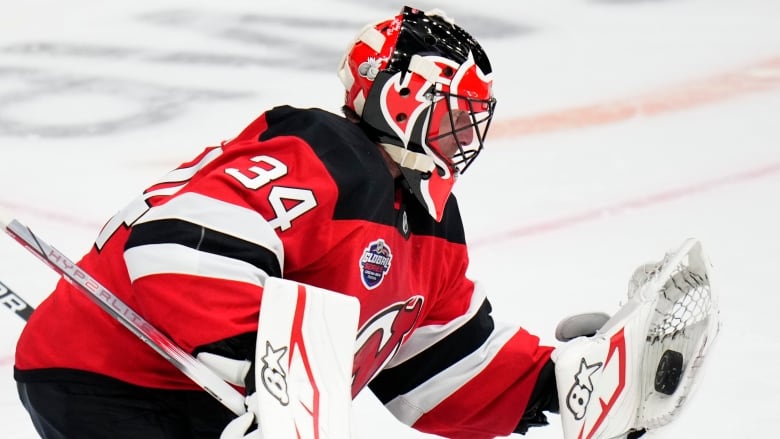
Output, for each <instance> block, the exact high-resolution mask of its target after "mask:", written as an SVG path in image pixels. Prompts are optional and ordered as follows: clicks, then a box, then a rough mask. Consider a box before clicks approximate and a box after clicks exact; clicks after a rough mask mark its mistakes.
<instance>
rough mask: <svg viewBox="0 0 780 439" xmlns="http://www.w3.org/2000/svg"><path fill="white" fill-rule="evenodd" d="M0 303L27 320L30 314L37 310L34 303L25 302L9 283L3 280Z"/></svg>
mask: <svg viewBox="0 0 780 439" xmlns="http://www.w3.org/2000/svg"><path fill="white" fill-rule="evenodd" d="M0 303H2V304H3V306H5V307H6V308H8V309H9V310H10V311H13V312H15V313H16V315H18V316H19V317H21V318H23V319H24V320H25V321H27V320H30V316H31V315H32V313H33V311H35V308H33V307H32V305H30V304H29V303H27V302H25V301H24V300H23V299H22V298H21V297H19V295H18V294H16V293H15V292H14V291H13V290H12V289H11V288H9V287H8V285H6V284H4V283H2V282H0Z"/></svg>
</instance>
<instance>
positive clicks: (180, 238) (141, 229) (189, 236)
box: [125, 219, 282, 277]
mask: <svg viewBox="0 0 780 439" xmlns="http://www.w3.org/2000/svg"><path fill="white" fill-rule="evenodd" d="M149 244H179V245H183V246H185V247H189V248H192V249H195V250H198V251H202V252H206V253H211V254H215V255H219V256H224V257H228V258H232V259H237V260H239V261H244V262H246V263H248V264H251V265H253V266H255V267H257V268H259V269H261V270H263V271H264V272H265V273H266V274H267V275H269V276H275V277H281V276H282V269H281V266H280V264H279V260H278V259H277V257H276V254H274V252H272V251H271V250H269V249H267V248H265V247H263V246H261V245H258V244H255V243H253V242H250V241H246V240H244V239H241V238H236V237H235V236H231V235H227V234H225V233H222V232H218V231H216V230H212V229H207V228H205V227H203V226H201V225H198V224H193V223H190V222H187V221H183V220H180V219H161V220H156V221H150V222H147V223H141V224H136V225H135V226H133V229H132V231H131V232H130V236H129V237H128V238H127V243H126V244H125V250H128V249H130V248H133V247H139V246H143V245H149Z"/></svg>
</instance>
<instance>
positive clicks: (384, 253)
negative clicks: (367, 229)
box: [359, 239, 393, 290]
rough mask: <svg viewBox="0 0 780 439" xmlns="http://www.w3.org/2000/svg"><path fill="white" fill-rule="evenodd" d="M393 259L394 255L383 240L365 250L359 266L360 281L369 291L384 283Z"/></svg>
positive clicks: (373, 243) (378, 240)
mask: <svg viewBox="0 0 780 439" xmlns="http://www.w3.org/2000/svg"><path fill="white" fill-rule="evenodd" d="M392 259H393V253H392V252H391V251H390V247H388V246H387V244H385V241H384V240H383V239H377V240H376V241H374V242H372V243H370V244H368V247H366V248H365V249H364V250H363V256H361V258H360V264H359V266H360V280H362V281H363V285H364V286H365V287H366V288H367V289H369V290H373V289H374V288H376V287H378V286H379V284H381V283H382V281H383V280H384V278H385V275H386V274H387V272H388V271H390V262H391V261H392Z"/></svg>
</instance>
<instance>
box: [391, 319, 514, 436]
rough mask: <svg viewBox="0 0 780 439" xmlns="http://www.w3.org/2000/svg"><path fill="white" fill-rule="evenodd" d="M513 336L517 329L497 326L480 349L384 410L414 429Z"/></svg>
mask: <svg viewBox="0 0 780 439" xmlns="http://www.w3.org/2000/svg"><path fill="white" fill-rule="evenodd" d="M516 333H517V327H514V326H509V325H499V324H496V329H495V330H494V331H493V333H492V334H490V337H489V338H488V339H487V340H486V341H485V343H484V344H483V345H482V346H480V348H479V349H477V350H476V351H474V352H472V353H471V354H470V355H469V356H467V357H466V358H464V359H462V360H460V361H459V362H457V363H455V364H453V365H452V366H450V367H449V368H447V369H445V370H443V371H442V372H440V373H439V374H437V375H435V376H433V377H431V378H430V379H429V380H428V381H426V382H425V383H423V384H421V385H419V386H417V387H416V388H415V389H414V390H412V391H410V392H408V393H406V394H403V395H400V396H397V397H396V398H394V399H393V400H391V401H389V402H388V403H387V404H385V407H386V408H387V409H388V410H390V412H391V413H393V415H395V417H396V418H398V419H399V420H401V421H402V422H403V423H405V424H407V425H413V424H414V423H415V422H417V420H418V419H420V417H422V415H424V414H425V413H427V412H429V411H431V410H432V409H433V408H434V407H436V406H437V405H439V404H440V403H441V402H442V401H444V400H445V399H447V397H449V396H450V395H452V394H453V393H455V392H456V391H457V390H458V389H459V388H461V387H462V386H463V385H464V384H466V383H468V382H469V380H471V379H472V378H473V377H475V376H477V375H479V373H480V372H482V370H484V369H485V368H486V367H487V366H488V365H489V364H490V362H491V361H492V360H493V358H494V357H495V356H496V355H497V354H498V351H500V350H501V348H503V347H504V345H505V344H506V343H507V342H508V341H509V340H510V339H511V338H512V337H513V336H514V335H515V334H516Z"/></svg>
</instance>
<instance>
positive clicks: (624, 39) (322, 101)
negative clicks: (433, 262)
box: [0, 0, 780, 439]
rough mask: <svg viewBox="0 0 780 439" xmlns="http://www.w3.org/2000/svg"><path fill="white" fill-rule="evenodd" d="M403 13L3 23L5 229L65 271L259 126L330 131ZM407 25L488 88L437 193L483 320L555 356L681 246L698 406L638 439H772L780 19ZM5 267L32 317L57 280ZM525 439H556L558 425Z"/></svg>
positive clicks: (779, 238) (23, 17)
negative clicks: (577, 324) (366, 48)
mask: <svg viewBox="0 0 780 439" xmlns="http://www.w3.org/2000/svg"><path fill="white" fill-rule="evenodd" d="M400 5H401V4H400V3H396V2H390V1H377V2H372V3H370V4H369V3H368V2H359V1H357V0H351V1H349V0H342V1H315V0H298V1H296V2H294V3H293V2H259V1H248V0H236V1H232V2H216V1H212V2H207V1H184V0H171V1H167V2H155V1H151V0H137V1H113V2H98V1H94V0H73V1H69V2H56V1H53V0H29V1H25V2H13V4H10V3H9V4H7V5H4V6H3V7H2V12H1V13H0V153H1V154H0V209H2V210H5V211H7V212H9V213H10V214H11V215H13V216H15V217H17V218H19V219H20V220H22V221H23V222H25V223H27V224H28V225H30V226H32V227H33V228H34V230H36V232H38V233H39V234H40V235H42V236H43V237H45V238H46V239H48V240H49V241H50V242H52V243H53V244H54V245H55V246H57V247H58V248H59V249H60V250H62V251H63V252H65V253H67V254H69V255H70V256H71V257H72V258H74V259H75V258H78V257H79V256H80V255H81V254H82V253H83V252H84V251H86V250H87V249H88V248H89V246H90V243H91V241H92V239H94V237H95V235H96V233H97V231H98V229H99V227H100V226H101V225H102V223H103V222H104V221H105V220H106V219H107V218H108V217H109V216H110V215H112V214H113V213H114V212H115V211H116V210H117V209H119V208H120V207H122V206H123V205H124V203H125V202H126V201H127V200H129V199H130V198H131V197H132V196H134V194H135V193H136V192H137V191H138V190H139V189H141V188H143V187H145V186H146V185H147V184H148V183H150V182H152V181H154V180H155V179H156V178H157V177H159V176H161V175H163V174H164V173H165V172H166V171H167V170H169V169H170V168H172V167H175V166H176V165H178V164H179V163H180V162H182V161H184V160H187V159H189V158H190V157H192V156H194V155H195V154H196V153H197V152H199V151H200V150H201V149H202V147H204V146H206V145H210V144H215V143H217V142H219V141H221V140H223V139H229V138H230V137H232V136H234V135H235V134H237V133H238V132H239V131H240V130H241V129H242V128H243V127H244V126H245V125H246V124H247V123H248V122H250V121H251V120H253V119H254V118H255V117H256V116H257V115H258V114H259V113H261V112H262V111H264V110H265V109H267V108H269V107H271V106H274V105H279V104H292V105H296V106H316V107H322V108H326V109H329V110H332V111H338V108H339V106H340V100H341V99H342V93H343V92H342V89H341V85H340V83H339V82H338V79H337V78H336V76H335V73H334V70H335V67H336V64H337V63H338V61H339V57H340V54H341V51H342V49H343V48H344V47H345V46H346V43H347V42H348V41H350V39H351V38H352V37H353V36H354V34H355V33H356V31H357V30H358V29H359V28H360V27H361V26H362V24H363V23H364V22H369V21H372V20H375V19H378V18H381V17H385V16H389V15H391V14H393V13H395V12H396V11H397V10H399V9H400ZM418 6H420V7H426V8H427V7H431V6H438V7H441V8H443V9H445V10H447V11H448V12H449V13H450V15H452V16H454V17H455V19H456V21H458V22H460V23H461V24H463V25H464V26H465V27H467V28H468V29H469V30H471V31H472V33H473V34H474V35H475V36H476V37H477V38H478V39H479V40H480V42H481V43H482V44H483V46H484V47H485V49H486V50H487V52H488V54H489V55H490V57H491V60H492V62H493V66H494V69H495V91H496V95H497V98H498V100H499V103H498V107H497V116H496V123H495V126H494V132H493V133H491V136H489V138H488V147H487V149H486V150H485V152H484V153H483V154H482V156H480V158H479V160H478V161H477V162H476V164H475V166H474V167H473V168H472V169H470V170H469V172H468V173H467V174H466V175H465V176H463V178H462V179H461V181H459V182H458V185H457V186H456V189H455V192H456V193H457V195H458V197H459V200H460V203H461V209H462V211H463V215H464V221H465V223H466V227H467V237H468V239H469V242H470V243H471V244H472V254H471V257H472V264H471V269H470V274H471V275H472V277H474V278H477V279H479V280H481V281H482V282H484V283H485V284H486V285H487V288H488V292H489V295H490V297H491V301H492V302H493V304H494V316H495V317H496V318H497V319H501V320H512V321H517V322H520V323H521V324H522V325H523V326H525V327H526V328H528V329H529V330H530V331H532V332H534V333H537V334H539V335H540V336H541V337H542V339H543V340H545V341H547V342H549V343H552V342H553V331H554V327H555V324H556V323H557V321H558V320H559V319H560V318H561V317H563V316H566V315H568V314H571V313H576V312H580V311H584V310H604V311H608V312H611V311H614V310H616V309H617V306H618V303H619V302H620V301H621V300H622V299H623V297H624V294H625V287H626V282H627V280H628V278H629V276H630V274H631V272H632V271H633V269H634V267H635V266H637V265H639V264H641V263H644V262H646V261H650V260H656V259H658V258H659V257H660V256H661V255H662V254H663V252H664V251H666V250H667V249H669V248H672V247H676V246H677V245H679V244H680V243H681V242H682V241H683V240H684V239H685V238H688V237H696V238H699V239H700V240H701V241H702V243H703V245H704V248H705V250H706V251H707V252H708V254H709V256H710V258H711V259H712V261H713V264H714V266H715V280H714V282H715V285H716V287H717V288H718V290H719V292H720V295H721V308H722V319H723V330H722V332H721V334H720V337H719V339H718V342H717V344H716V346H715V349H714V350H713V352H712V355H711V357H710V358H709V367H708V369H707V370H706V374H705V375H704V382H703V385H702V386H701V388H700V390H699V392H698V393H697V394H696V396H695V397H694V398H693V400H691V401H690V403H689V404H688V407H687V408H686V410H684V411H683V413H682V416H681V417H680V418H679V419H678V420H677V421H676V422H674V423H673V424H672V425H670V426H668V427H666V428H664V429H662V430H659V431H657V432H653V433H652V434H651V435H649V437H653V438H704V437H707V438H773V437H776V436H777V424H776V419H777V413H778V409H780V403H778V399H777V397H776V395H778V394H780V380H778V379H777V376H778V373H777V371H778V370H779V369H780V360H779V358H780V342H778V338H777V336H776V334H775V329H776V327H775V325H774V324H773V323H772V322H773V320H774V319H775V318H776V315H777V312H778V307H779V306H780V291H778V287H777V286H776V285H774V284H773V283H772V282H771V279H772V273H773V272H776V270H778V267H780V235H779V234H778V224H780V2H777V1H775V0H742V1H739V2H736V1H729V0H655V1H653V0H644V1H643V0H633V1H628V0H624V1H620V0H601V1H597V0H590V1H585V0H570V1H562V0H526V1H517V2H502V1H496V2H477V3H475V2H465V1H462V0H457V1H454V0H453V1H449V2H443V3H442V4H434V3H432V2H427V1H426V2H423V3H419V4H418ZM543 116H544V117H543ZM0 262H2V263H0V280H2V281H3V282H5V283H7V284H8V285H9V286H11V287H12V288H14V289H15V290H16V291H17V292H19V293H20V294H21V295H22V296H23V297H24V298H25V299H26V300H28V301H29V302H31V303H32V304H37V303H39V302H40V301H41V300H42V299H43V297H44V296H45V295H46V294H47V292H48V291H49V290H50V289H51V287H52V286H53V284H54V282H55V281H56V277H55V276H54V275H53V274H52V272H50V271H49V269H47V268H46V267H44V266H43V265H42V264H41V263H40V262H38V261H37V260H36V259H34V258H33V257H32V256H30V255H29V254H28V253H27V252H26V251H25V250H23V249H22V248H21V247H20V246H18V245H17V244H15V243H14V242H12V241H11V240H10V239H6V238H0ZM2 312H3V314H4V315H3V314H0V330H2V336H0V425H2V428H0V430H2V433H0V436H2V437H8V438H33V437H36V436H35V433H34V431H33V429H32V426H31V424H30V422H29V420H28V418H27V416H26V413H25V412H24V410H23V408H22V406H21V404H20V403H19V402H18V398H17V395H16V390H15V385H14V382H13V379H12V376H11V374H12V367H13V352H14V345H15V342H16V339H17V337H18V334H19V331H20V330H21V328H22V325H23V322H22V321H21V320H20V319H18V318H17V317H16V316H14V315H13V314H12V313H10V312H6V311H5V310H2ZM85 323H86V322H85ZM74 355H78V352H74ZM353 430H354V438H355V439H364V438H365V439H368V438H371V439H401V438H410V439H411V438H423V437H431V436H426V435H423V434H421V433H418V432H415V431H413V430H409V429H408V428H407V427H405V426H403V425H401V424H399V423H398V422H396V421H395V420H394V419H393V418H391V416H390V415H389V414H387V413H386V412H385V411H384V409H383V408H382V407H381V406H380V405H379V404H378V403H377V402H376V400H375V399H374V398H373V397H372V396H371V395H370V394H368V393H365V392H364V393H363V394H361V395H360V396H359V397H358V398H357V401H356V404H355V411H354V429H353ZM528 437H530V438H536V439H545V438H560V437H562V436H561V431H560V427H559V425H558V421H557V418H555V417H553V418H552V425H551V426H550V427H547V428H542V429H536V430H533V431H532V432H531V433H529V435H528Z"/></svg>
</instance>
